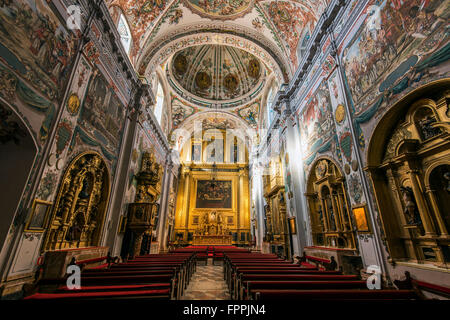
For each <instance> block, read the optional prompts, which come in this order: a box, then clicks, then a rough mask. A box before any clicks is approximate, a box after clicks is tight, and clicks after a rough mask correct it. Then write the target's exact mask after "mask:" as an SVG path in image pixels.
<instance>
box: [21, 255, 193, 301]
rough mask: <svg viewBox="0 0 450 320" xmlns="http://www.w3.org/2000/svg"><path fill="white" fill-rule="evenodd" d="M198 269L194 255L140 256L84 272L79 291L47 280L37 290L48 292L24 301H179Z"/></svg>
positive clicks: (31, 296) (55, 280)
mask: <svg viewBox="0 0 450 320" xmlns="http://www.w3.org/2000/svg"><path fill="white" fill-rule="evenodd" d="M195 269H196V255H195V253H169V254H150V255H144V256H138V257H135V258H134V259H132V260H128V261H127V262H124V263H117V264H108V265H107V266H105V267H104V268H98V267H96V268H90V269H84V270H83V271H82V272H81V288H80V289H72V290H71V289H69V288H68V287H67V286H66V279H46V280H44V281H41V283H39V285H38V290H39V288H41V289H42V288H47V289H46V290H39V291H38V292H37V293H34V294H31V295H29V296H27V297H25V298H24V299H26V300H36V299H70V300H80V299H81V300H84V299H89V300H91V299H114V298H116V299H117V298H120V299H179V298H180V297H181V295H182V294H183V291H184V290H185V288H186V287H187V285H188V283H189V280H190V279H191V276H192V274H193V273H194V272H195ZM49 288H53V290H49ZM49 291H50V292H49Z"/></svg>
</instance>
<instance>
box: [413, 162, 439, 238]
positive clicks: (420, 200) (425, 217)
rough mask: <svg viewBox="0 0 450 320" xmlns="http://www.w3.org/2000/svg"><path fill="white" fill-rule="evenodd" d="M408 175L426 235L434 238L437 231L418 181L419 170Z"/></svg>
mask: <svg viewBox="0 0 450 320" xmlns="http://www.w3.org/2000/svg"><path fill="white" fill-rule="evenodd" d="M407 173H408V175H409V177H410V179H411V185H412V189H413V192H414V197H415V198H416V201H417V205H418V206H419V208H418V209H419V214H420V218H421V219H422V223H423V228H424V229H425V235H429V236H434V235H436V231H435V230H434V226H433V223H432V222H431V217H430V212H429V211H428V205H427V203H426V201H425V198H424V197H423V194H424V193H423V190H422V188H421V185H420V184H419V181H418V172H417V170H412V169H410V170H409V171H408V172H407Z"/></svg>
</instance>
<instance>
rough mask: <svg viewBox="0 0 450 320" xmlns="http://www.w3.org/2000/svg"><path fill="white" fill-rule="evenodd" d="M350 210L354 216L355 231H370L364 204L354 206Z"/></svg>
mask: <svg viewBox="0 0 450 320" xmlns="http://www.w3.org/2000/svg"><path fill="white" fill-rule="evenodd" d="M352 211H353V216H354V217H355V221H356V229H357V231H358V232H370V229H369V223H368V222H367V213H366V206H359V207H354V208H353V210H352Z"/></svg>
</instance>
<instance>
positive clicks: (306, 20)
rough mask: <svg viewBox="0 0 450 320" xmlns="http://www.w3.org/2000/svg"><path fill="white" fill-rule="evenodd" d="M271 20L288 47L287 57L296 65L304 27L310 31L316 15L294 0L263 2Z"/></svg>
mask: <svg viewBox="0 0 450 320" xmlns="http://www.w3.org/2000/svg"><path fill="white" fill-rule="evenodd" d="M264 9H265V11H266V12H267V14H268V16H269V18H270V20H271V22H272V23H273V24H274V25H275V28H276V30H277V32H278V33H279V34H281V37H282V38H283V40H284V41H285V42H286V44H287V46H288V49H289V58H290V60H291V62H292V63H293V64H294V65H295V66H297V65H298V61H297V46H298V43H299V40H300V37H301V36H302V34H303V32H304V29H305V28H307V29H308V30H310V31H312V30H313V29H314V26H315V25H316V23H317V16H316V15H315V14H313V11H312V10H308V9H306V8H305V7H304V6H303V7H302V6H300V5H298V4H296V3H295V2H290V1H271V2H265V3H264Z"/></svg>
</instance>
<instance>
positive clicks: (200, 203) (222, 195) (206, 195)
mask: <svg viewBox="0 0 450 320" xmlns="http://www.w3.org/2000/svg"><path fill="white" fill-rule="evenodd" d="M231 192H232V187H231V181H222V180H220V181H219V180H198V181H197V197H196V207H197V208H208V209H213V208H224V209H231Z"/></svg>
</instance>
